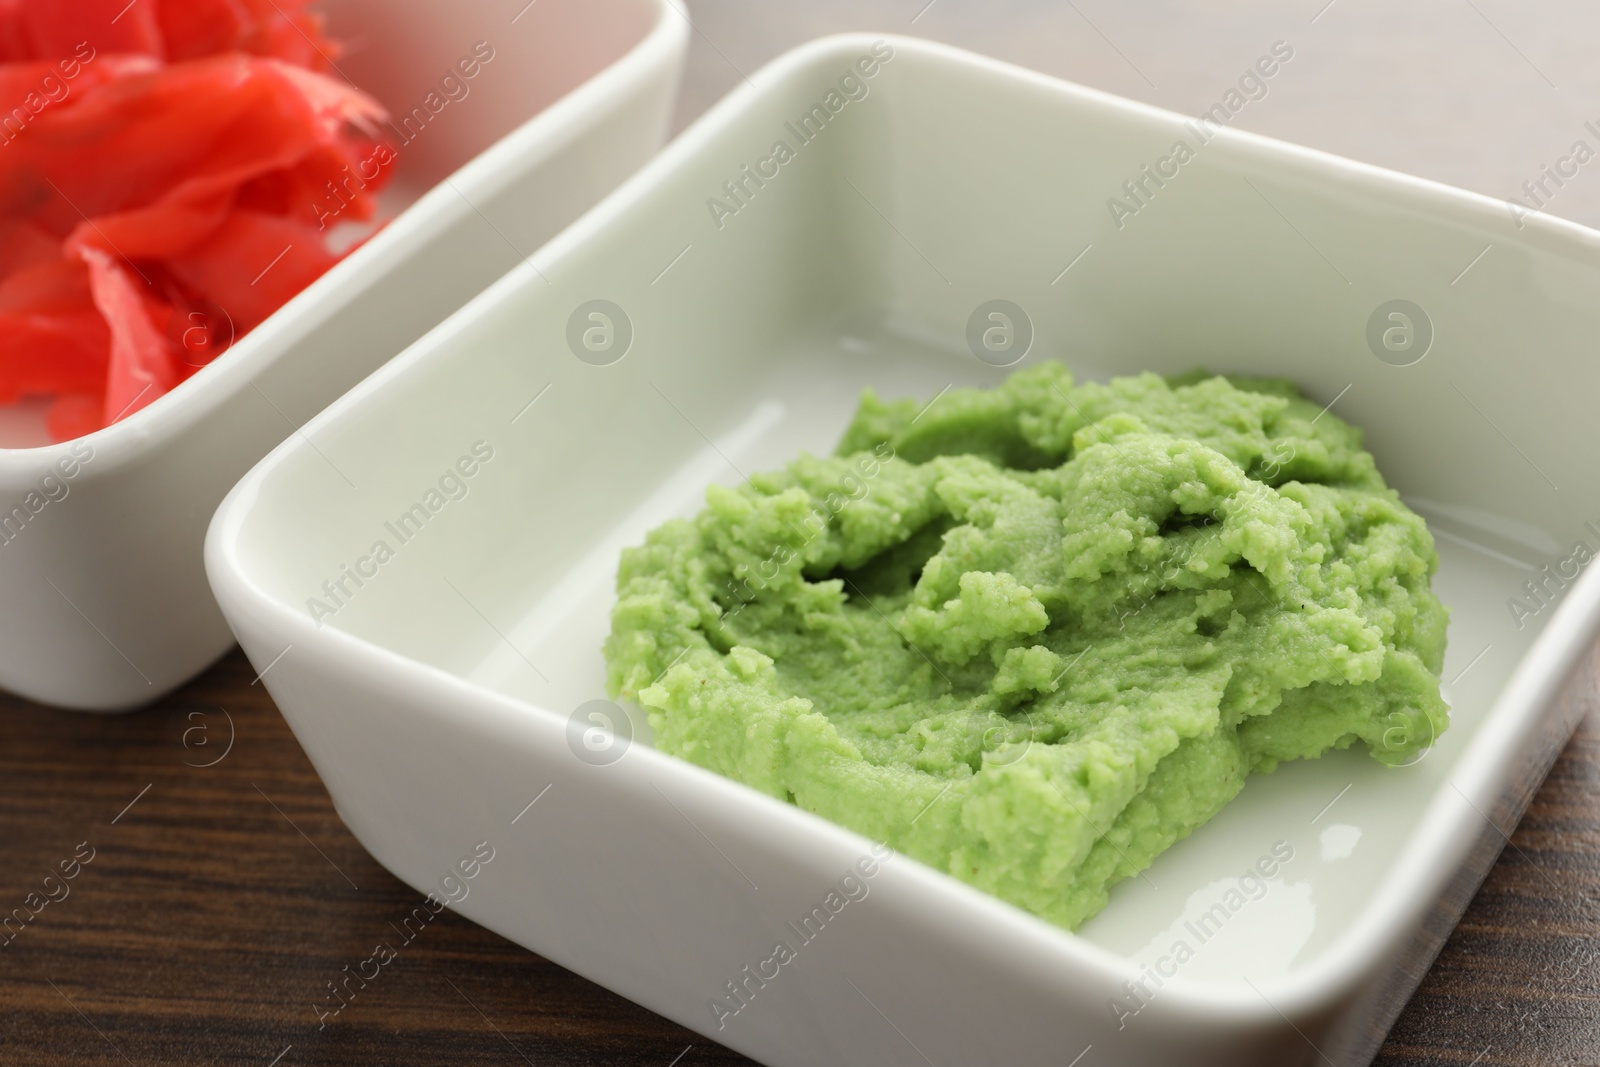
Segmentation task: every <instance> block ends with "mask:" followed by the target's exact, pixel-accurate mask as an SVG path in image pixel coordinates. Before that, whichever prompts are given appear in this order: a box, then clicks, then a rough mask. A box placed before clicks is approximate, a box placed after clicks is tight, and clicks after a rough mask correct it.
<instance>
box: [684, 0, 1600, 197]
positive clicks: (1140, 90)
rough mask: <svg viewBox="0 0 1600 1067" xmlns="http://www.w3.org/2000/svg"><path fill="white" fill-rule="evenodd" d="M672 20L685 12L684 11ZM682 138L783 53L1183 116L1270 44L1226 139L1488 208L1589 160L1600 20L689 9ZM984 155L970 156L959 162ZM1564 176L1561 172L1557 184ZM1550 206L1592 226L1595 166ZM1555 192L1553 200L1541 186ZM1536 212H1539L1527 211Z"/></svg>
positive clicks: (1091, 1)
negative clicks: (914, 51) (1032, 79)
mask: <svg viewBox="0 0 1600 1067" xmlns="http://www.w3.org/2000/svg"><path fill="white" fill-rule="evenodd" d="M680 2H681V0H680ZM687 3H688V10H689V12H690V13H691V14H692V16H693V20H694V24H695V28H696V31H697V32H696V34H695V36H694V39H693V40H692V42H691V44H690V49H689V66H688V69H687V72H686V74H685V79H684V87H683V95H682V97H681V99H680V100H679V104H678V114H677V126H678V128H680V129H681V128H682V127H683V126H685V125H687V124H688V123H689V122H691V121H693V119H694V118H695V117H696V116H698V115H699V114H700V113H701V112H703V111H704V110H705V109H706V108H707V107H709V106H710V105H711V104H713V103H715V102H716V101H717V100H718V99H719V98H720V97H722V96H723V95H724V94H725V93H727V91H728V90H729V89H731V88H733V87H734V85H736V84H737V83H738V81H739V80H740V77H741V73H742V74H749V73H750V72H752V71H754V70H757V69H759V68H760V67H761V65H762V64H764V63H766V62H767V61H768V60H770V59H772V58H773V57H775V56H777V55H778V54H779V53H781V52H783V51H785V50H786V49H789V48H791V47H793V46H794V45H797V44H799V43H800V42H802V41H805V40H809V39H811V38H813V37H819V36H822V35H824V34H829V33H838V32H843V31H846V30H858V29H873V30H883V31H886V32H893V33H906V34H913V35H915V36H919V37H927V38H931V39H933V40H936V41H943V42H945V43H948V44H952V45H956V46H959V47H961V48H966V49H970V50H972V51H975V52H981V53H983V54H984V55H988V56H993V57H994V58H996V59H1003V60H1005V61H1007V62H1010V63H1016V64H1018V65H1020V66H1024V67H1029V68H1031V69H1033V70H1037V71H1042V72H1044V73H1046V74H1051V75H1054V76H1056V77H1059V78H1065V79H1067V80H1069V81H1074V82H1077V83H1079V84H1080V85H1087V86H1091V87H1093V88H1096V89H1104V90H1106V91H1107V92H1111V93H1116V94H1118V95H1119V96H1126V97H1131V98H1132V99H1134V100H1140V101H1143V102H1145V103H1148V104H1154V105H1156V106H1158V107H1164V108H1169V109H1171V110H1173V111H1178V112H1181V113H1183V114H1186V115H1195V114H1198V113H1199V112H1201V111H1203V110H1205V109H1206V108H1209V107H1211V106H1212V105H1213V104H1215V103H1217V102H1218V100H1220V99H1221V97H1222V95H1223V93H1225V92H1226V91H1227V90H1228V89H1229V88H1231V87H1233V86H1234V84H1235V83H1236V82H1237V80H1238V78H1239V76H1240V75H1241V74H1242V73H1244V71H1245V69H1246V68H1247V67H1249V65H1250V64H1251V63H1253V62H1254V61H1255V59H1256V58H1257V57H1258V56H1260V55H1263V54H1265V53H1266V52H1267V50H1268V49H1269V48H1270V47H1271V45H1272V44H1273V42H1275V41H1280V40H1281V41H1286V42H1288V44H1289V45H1290V46H1291V47H1292V48H1293V49H1294V59H1293V60H1292V61H1291V62H1289V63H1288V64H1286V65H1285V66H1284V68H1283V70H1282V71H1281V72H1280V74H1279V75H1278V76H1276V77H1275V78H1273V79H1272V81H1271V82H1270V83H1269V93H1268V95H1267V96H1266V97H1265V98H1263V99H1261V100H1257V101H1253V102H1252V103H1251V104H1250V105H1249V106H1248V107H1246V108H1245V109H1244V110H1243V112H1242V113H1241V114H1239V115H1238V116H1237V117H1236V118H1235V119H1234V121H1233V125H1234V126H1236V127H1240V128H1243V129H1247V130H1250V131H1252V132H1254V133H1261V134H1266V135H1268V136H1271V137H1280V138H1283V139H1285V140H1289V141H1294V142H1296V143H1298V144H1303V145H1307V146H1309V147H1312V148H1320V149H1322V150H1324V151H1327V152H1334V153H1337V154H1339V155H1344V156H1349V157H1351V158H1353V159H1357V160H1361V161H1362V162H1366V163H1373V164H1376V165H1378V166H1382V167H1390V168H1393V169H1395V170H1401V171H1406V172H1408V173H1411V174H1417V175H1420V176H1422V177H1425V178H1432V179H1434V180H1436V181H1441V182H1447V183H1449V184H1451V185H1457V186H1460V187H1462V188H1464V189H1471V190H1473V191H1474V192H1479V193H1484V194H1486V195H1488V196H1492V197H1495V198H1497V199H1505V198H1507V197H1512V196H1524V195H1525V194H1524V193H1523V190H1522V183H1523V182H1525V181H1530V180H1536V179H1538V178H1539V177H1540V176H1541V167H1542V166H1543V165H1549V166H1551V167H1554V166H1555V165H1556V163H1557V161H1558V160H1559V159H1560V158H1561V157H1563V156H1565V155H1567V154H1568V153H1569V152H1570V151H1571V149H1572V146H1573V142H1574V141H1577V140H1585V141H1587V142H1588V144H1589V146H1590V148H1591V149H1593V150H1595V151H1600V133H1594V132H1590V131H1589V130H1586V129H1585V128H1584V123H1585V122H1589V121H1593V122H1595V125H1596V128H1597V129H1600V66H1597V64H1596V63H1595V61H1594V55H1593V50H1594V43H1595V42H1596V41H1600V5H1597V4H1593V3H1577V2H1574V0H1557V2H1546V3H1532V2H1530V0H1407V2H1406V3H1394V2H1392V0H1390V2H1380V0H1333V2H1332V3H1329V2H1328V0H1050V2H1044V0H933V2H932V3H929V2H928V0H799V2H797V0H687ZM971 148H972V150H973V151H982V146H981V145H973V146H971ZM1568 169H1570V166H1569V167H1568ZM1564 180H1566V182H1567V184H1566V187H1565V188H1561V189H1559V190H1557V191H1556V192H1555V195H1554V197H1553V198H1551V199H1550V200H1548V201H1547V204H1548V210H1549V212H1550V213H1551V214H1554V215H1560V216H1562V217H1563V218H1569V219H1572V220H1574V221H1577V222H1581V223H1584V224H1585V225H1589V226H1597V225H1600V160H1597V161H1595V162H1594V163H1593V164H1591V165H1588V166H1584V167H1581V168H1580V169H1579V173H1578V175H1577V177H1575V178H1571V179H1564ZM1548 187H1549V188H1551V189H1556V187H1555V185H1554V183H1551V184H1550V185H1549V186H1548ZM1533 206H1537V205H1533Z"/></svg>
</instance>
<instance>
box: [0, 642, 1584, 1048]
mask: <svg viewBox="0 0 1600 1067" xmlns="http://www.w3.org/2000/svg"><path fill="white" fill-rule="evenodd" d="M253 677H254V672H253V671H252V670H251V668H250V665H249V664H248V663H247V662H245V659H244V657H243V656H242V655H241V654H239V653H237V652H235V653H233V654H231V655H229V656H228V657H227V658H226V659H224V660H223V661H222V662H221V663H219V664H218V665H217V666H216V667H214V668H212V669H211V670H210V671H208V672H207V673H206V674H205V675H204V676H203V677H201V678H200V679H199V680H197V681H195V682H194V683H192V684H190V685H189V686H187V687H186V688H184V689H183V690H182V691H181V692H179V693H177V694H175V695H174V696H172V697H170V698H169V699H167V700H164V701H162V702H161V703H160V704H159V705H157V706H156V707H154V708H151V709H150V710H147V711H142V712H138V713H136V714H133V715H127V716H119V717H112V718H99V717H91V716H85V715H76V714H69V713H65V712H58V711H51V710H48V709H45V708H40V707H37V706H34V705H31V704H28V703H26V702H25V701H21V700H16V699H4V700H3V701H0V705H3V706H0V722H3V723H4V724H5V725H4V730H5V741H4V743H3V744H0V841H3V842H4V846H3V849H4V851H3V856H4V866H3V869H0V906H3V908H4V909H6V910H9V909H11V908H14V907H23V906H25V905H24V902H25V900H27V898H28V894H30V893H38V894H40V897H43V896H44V895H45V892H46V889H47V886H46V884H45V882H44V879H45V877H46V875H48V874H50V873H51V872H52V871H57V870H58V868H59V865H60V864H61V863H62V862H63V861H66V862H67V863H68V865H69V866H68V869H69V870H71V869H73V868H72V866H71V864H72V862H73V858H74V855H75V854H77V855H87V854H88V851H89V849H92V850H93V859H91V860H89V862H88V863H86V864H81V865H80V866H79V867H78V868H77V875H76V877H74V878H72V879H71V880H62V879H60V878H59V877H58V878H57V879H56V880H54V881H52V882H51V883H49V886H48V888H49V891H50V892H51V893H52V894H54V895H55V896H57V897H62V896H63V892H65V896H64V897H63V898H62V899H60V900H57V901H54V902H51V903H46V904H44V905H43V906H42V910H40V911H39V914H38V915H37V917H36V918H34V920H33V921H32V922H31V923H30V924H29V925H27V926H26V927H23V928H22V930H21V932H20V933H19V934H18V935H17V936H16V938H15V940H13V941H12V942H10V944H9V945H7V946H6V947H5V948H0V1005H3V1006H4V1011H3V1013H0V1063H4V1064H30V1065H38V1064H73V1065H100V1064H104V1065H107V1067H110V1065H126V1064H128V1063H133V1064H140V1065H143V1064H155V1063H160V1062H169V1063H172V1062H182V1063H192V1064H249V1065H254V1067H266V1065H268V1064H271V1063H273V1062H274V1057H276V1056H279V1055H281V1056H282V1058H281V1059H280V1060H277V1061H276V1062H277V1064H279V1065H280V1067H294V1065H296V1064H313V1063H317V1064H383V1065H391V1067H398V1065H406V1064H419V1065H420V1064H438V1063H450V1064H456V1065H464V1064H485V1065H490V1064H498V1065H509V1064H518V1063H523V1062H527V1063H530V1064H538V1065H540V1067H544V1065H546V1064H626V1065H639V1067H668V1065H670V1064H672V1063H674V1062H677V1063H678V1064H680V1067H705V1065H708V1064H717V1063H747V1062H749V1061H747V1060H745V1059H744V1058H743V1057H742V1056H739V1055H737V1054H735V1053H733V1052H730V1051H728V1050H727V1049H724V1048H721V1047H718V1046H716V1045H713V1044H711V1043H709V1042H707V1041H706V1040H705V1039H704V1038H701V1037H699V1036H698V1035H695V1034H691V1033H690V1032H689V1031H687V1030H684V1029H682V1028H681V1027H678V1026H676V1025H674V1024H672V1023H669V1022H667V1021H666V1020H664V1019H661V1018H659V1017H657V1016H655V1015H653V1014H651V1013H650V1012H648V1011H646V1010H644V1009H643V1008H640V1007H638V1006H636V1005H634V1004H631V1003H629V1002H628V1001H626V1000H623V999H622V998H621V997H619V996H616V995H615V994H613V993H610V992H608V991H606V990H604V989H602V988H600V987H599V986H596V985H593V984H591V983H589V982H587V981H585V980H583V979H582V978H579V977H577V976H575V975H573V974H570V973H568V972H566V971H564V970H562V969H561V968H560V967H557V966H556V965H555V964H552V963H547V962H546V961H545V960H543V959H540V958H539V957H538V956H535V955H534V954H533V953H531V952H527V951H525V950H523V949H521V948H518V947H517V946H516V945H513V944H511V943H510V942H507V941H504V940H502V939H501V938H499V937H497V936H495V935H494V934H491V933H489V932H488V931H486V930H484V929H482V928H480V927H478V926H475V925H473V924H472V923H470V922H467V921H466V920H465V919H461V918H459V917H457V916H456V915H454V913H452V912H450V911H448V910H447V911H445V912H444V913H442V914H441V915H440V916H439V918H438V919H436V920H434V921H433V922H431V923H430V924H429V925H428V926H427V927H426V928H425V929H424V930H423V931H422V932H421V933H420V934H418V935H416V937H415V939H414V940H413V941H412V942H411V943H410V944H409V945H404V946H403V947H401V948H399V957H398V958H397V959H396V960H395V961H394V962H393V963H391V964H389V965H388V966H386V967H384V968H383V970H382V971H381V972H380V973H379V977H378V978H377V979H376V980H375V981H374V982H373V983H372V984H371V985H369V986H368V988H366V989H365V990H359V991H358V992H357V994H356V996H355V998H354V999H353V1000H351V1002H350V1003H349V1005H348V1006H347V1007H346V1008H345V1009H344V1010H342V1011H341V1012H340V1013H339V1015H338V1016H336V1017H331V1018H328V1019H326V1020H322V1019H320V1018H319V1015H318V1013H317V1011H316V1009H315V1008H314V1007H313V1005H324V1006H325V1005H327V1004H328V1003H330V1002H331V1001H330V999H329V998H330V994H329V992H328V986H327V983H329V982H332V981H337V980H339V979H341V978H342V977H343V976H344V973H345V972H344V970H343V968H345V967H346V966H349V967H351V968H352V969H355V968H356V965H357V964H358V963H359V961H361V960H363V959H366V958H367V957H368V956H370V955H371V954H372V950H373V947H374V946H375V945H376V944H377V943H378V942H380V941H381V942H389V943H391V944H399V942H400V939H399V937H398V935H397V934H396V932H395V930H394V925H393V924H398V923H399V922H400V920H401V918H402V917H403V916H405V915H406V914H407V913H409V912H410V911H411V909H412V908H413V907H414V906H415V905H416V904H417V903H418V901H419V898H418V896H417V894H416V893H414V892H413V891H412V890H410V889H408V888H407V887H406V886H404V885H402V884H401V883H400V882H398V881H396V880H395V879H394V878H393V877H392V876H391V875H389V874H388V872H386V871H384V870H383V868H381V867H379V866H378V865H377V864H376V863H375V862H374V861H373V860H372V859H371V858H370V857H369V856H368V855H367V854H366V852H365V851H363V850H362V848H361V846H360V845H359V844H357V843H356V840H355V839H354V838H353V837H351V836H350V833H349V832H348V831H347V830H345V828H344V826H343V824H341V823H340V822H339V817H338V816H337V815H336V814H335V813H334V811H333V806H332V804H331V803H330V802H329V800H328V795H327V793H326V792H325V791H324V790H323V788H322V784H321V782H320V781H319V780H318V779H317V776H316V773H315V772H314V771H313V770H312V769H311V764H310V763H309V762H308V761H307V759H306V757H305V754H304V753H303V752H302V751H301V750H300V746H299V745H298V744H296V743H295V740H294V737H293V735H291V734H290V733H289V730H288V727H287V726H286V725H285V724H284V721H283V719H282V717H280V716H279V714H278V712H277V709H276V708H275V707H274V706H273V704H272V700H271V698H269V697H268V696H267V695H266V693H265V692H263V690H262V688H261V686H260V685H252V684H251V680H252V678H253ZM230 735H231V739H232V744H231V746H230V745H229V739H230ZM206 764H211V765H210V766H205V765H206ZM1597 841H1600V721H1596V720H1594V719H1590V720H1588V721H1586V722H1585V723H1584V724H1583V726H1582V727H1581V728H1580V730H1579V733H1578V736H1577V737H1576V738H1575V739H1574V740H1573V742H1572V744H1571V745H1570V746H1568V748H1567V750H1566V751H1565V752H1564V753H1563V754H1562V756H1561V759H1560V762H1558V763H1557V764H1556V767H1555V770H1554V771H1553V772H1552V773H1551V775H1550V778H1549V780H1548V781H1546V782H1545V784H1544V788H1543V789H1542V790H1541V791H1540V792H1539V795H1538V798H1537V799H1536V800H1535V801H1534V803H1533V806H1532V807H1531V808H1530V809H1529V812H1528V815H1527V817H1526V818H1524V819H1523V821H1522V825H1521V826H1520V827H1518V829H1517V831H1516V833H1515V835H1514V836H1513V838H1512V843H1513V844H1514V845H1515V848H1512V849H1507V850H1506V852H1505V853H1504V854H1503V855H1502V857H1501V859H1500V862H1499V864H1498V865H1496V867H1495V868H1494V870H1493V872H1492V873H1491V874H1490V875H1489V878H1488V881H1487V882H1486V883H1485V885H1484V887H1483V889H1482V891H1480V892H1479V894H1478V896H1477V898H1476V899H1475V900H1474V901H1473V903H1472V906H1471V908H1470V909H1469V910H1468V912H1467V915H1466V918H1465V919H1463V920H1462V923H1461V925H1460V927H1459V928H1458V929H1457V930H1456V932H1455V935H1454V936H1453V937H1451V939H1450V942H1449V944H1448V945H1446V947H1445V949H1444V951H1443V953H1442V954H1441V955H1440V957H1439V959H1438V962H1437V963H1436V964H1435V965H1434V968H1433V970H1432V971H1431V972H1430V973H1429V974H1428V975H1427V976H1426V977H1425V979H1424V980H1423V983H1422V987H1421V990H1420V991H1419V992H1418V994H1417V996H1416V998H1415V999H1414V1000H1413V1001H1412V1003H1411V1005H1410V1007H1409V1008H1408V1009H1407V1011H1406V1013H1405V1015H1404V1016H1403V1017H1402V1018H1401V1020H1400V1022H1399V1024H1398V1025H1397V1026H1396V1027H1395V1030H1394V1032H1393V1035H1392V1036H1391V1038H1390V1040H1389V1043H1388V1045H1386V1046H1385V1048H1384V1051H1383V1054H1382V1055H1381V1056H1380V1057H1379V1059H1378V1061H1377V1062H1378V1063H1379V1064H1382V1065H1384V1067H1402V1065H1404V1067H1421V1065H1424V1064H1426V1065H1444V1064H1457V1065H1466V1064H1475V1065H1476V1067H1492V1065H1496V1064H1517V1065H1524V1064H1525V1065H1528V1067H1535V1065H1537V1067H1550V1065H1552V1064H1595V1063H1600V1027H1597V1026H1596V1023H1595V1011H1596V1005H1597V1000H1596V998H1597V995H1600V974H1597V973H1596V969H1595V967H1594V959H1595V955H1596V947H1595V942H1594V935H1595V933H1596V930H1595V927H1594V924H1593V922H1592V920H1590V919H1589V918H1588V917H1587V915H1588V914H1589V912H1587V911H1586V910H1585V909H1586V908H1587V907H1588V903H1587V899H1586V898H1590V897H1595V896H1597V895H1600V862H1597V859H1596V843H1597ZM85 842H87V845H88V848H80V846H81V845H83V843H85ZM33 903H34V906H35V907H39V903H38V898H35V900H34V902H33ZM680 1054H683V1056H682V1059H681V1060H677V1061H675V1060H674V1057H677V1056H679V1055H680ZM1480 1054H1481V1055H1480ZM1475 1057H1478V1058H1476V1059H1475ZM996 1067H998V1065H996Z"/></svg>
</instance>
